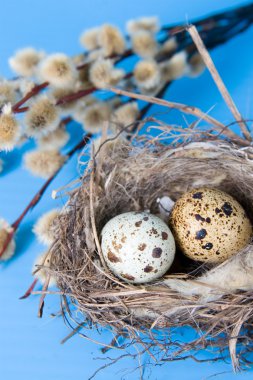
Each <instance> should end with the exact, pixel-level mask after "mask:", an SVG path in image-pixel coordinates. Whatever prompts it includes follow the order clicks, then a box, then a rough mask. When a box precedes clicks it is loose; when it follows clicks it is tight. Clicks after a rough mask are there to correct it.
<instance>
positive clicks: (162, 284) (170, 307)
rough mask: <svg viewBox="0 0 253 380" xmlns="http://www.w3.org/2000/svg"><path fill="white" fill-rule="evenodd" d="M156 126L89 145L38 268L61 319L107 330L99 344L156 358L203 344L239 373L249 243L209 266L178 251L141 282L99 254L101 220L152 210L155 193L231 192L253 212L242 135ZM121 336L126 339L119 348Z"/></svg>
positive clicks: (248, 310)
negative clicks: (158, 130)
mask: <svg viewBox="0 0 253 380" xmlns="http://www.w3.org/2000/svg"><path fill="white" fill-rule="evenodd" d="M162 129H163V131H162V134H161V135H159V137H157V138H154V137H152V136H151V135H149V134H147V135H145V136H142V137H138V136H134V137H132V138H131V139H127V138H124V137H122V134H120V135H119V136H118V137H114V138H107V139H105V141H104V142H103V143H102V144H101V145H100V147H99V148H97V146H94V150H93V151H94V152H95V153H94V154H93V155H92V158H91V159H90V161H89V163H88V165H87V169H86V171H85V173H84V175H83V177H82V180H81V182H80V186H79V187H78V188H76V189H75V190H74V191H72V192H71V193H70V198H69V201H68V202H67V205H66V206H65V208H64V210H63V211H62V213H61V215H60V217H59V218H58V220H57V223H56V225H55V233H56V240H55V243H54V244H53V246H52V247H51V249H50V252H49V253H50V267H49V268H48V267H45V269H46V270H47V271H48V274H49V276H53V277H54V278H55V279H56V282H57V286H58V288H59V289H60V294H61V298H62V310H63V315H64V317H65V318H66V319H67V320H69V321H70V320H71V321H72V322H73V321H75V322H76V325H75V327H74V329H75V331H78V332H79V331H80V328H85V327H88V328H90V327H91V326H94V327H98V326H104V327H108V326H109V327H110V329H111V330H112V331H113V333H114V334H115V338H114V339H113V341H112V342H111V343H108V345H106V344H105V349H104V350H107V349H108V348H110V347H117V348H121V349H122V348H124V347H129V346H128V345H129V342H130V343H131V344H134V343H138V344H140V345H141V347H142V351H141V352H148V353H149V354H150V356H151V357H153V358H154V355H153V353H152V349H154V350H155V352H156V353H159V354H160V356H159V355H158V357H159V358H160V359H159V360H160V361H161V362H164V361H169V360H173V359H180V358H185V357H188V356H191V357H195V354H196V355H197V352H198V351H199V350H202V349H204V348H207V347H208V346H210V345H211V346H212V347H213V348H214V347H216V348H217V350H218V351H219V352H218V353H217V352H216V353H217V355H215V357H213V356H212V355H211V356H212V357H211V358H210V359H212V360H217V358H220V357H221V355H223V357H224V355H226V354H228V352H230V355H231V358H232V362H233V366H234V368H235V369H237V368H239V366H240V364H241V363H242V362H244V363H248V357H247V353H249V352H250V351H251V350H252V347H253V346H252V321H253V318H252V313H253V297H252V287H253V264H252V263H253V247H252V245H248V246H246V247H245V249H243V250H242V251H240V252H238V253H236V254H235V255H233V256H232V257H231V258H230V259H228V260H226V261H225V262H223V263H222V264H219V265H216V266H215V265H213V264H212V265H210V264H209V265H208V264H203V263H202V264H201V263H198V262H193V261H191V260H189V259H187V258H186V257H184V256H183V255H182V254H181V253H180V252H179V251H177V253H176V260H175V262H174V264H173V265H172V267H171V268H170V269H169V271H168V272H167V273H165V275H164V276H163V277H162V278H159V279H158V280H155V281H153V282H150V283H146V284H131V283H128V282H127V281H124V280H122V279H119V278H118V277H116V276H115V275H114V274H113V273H112V272H111V271H110V270H109V269H108V267H107V266H106V264H105V261H104V259H103V255H102V251H101V246H100V235H101V230H102V228H103V226H104V225H105V224H106V223H107V222H108V221H109V220H110V219H111V218H112V217H114V216H116V215H119V214H121V213H124V212H128V211H144V210H145V211H147V210H148V211H150V212H151V213H152V214H156V215H157V214H159V212H160V209H159V202H158V200H159V199H160V198H161V197H163V196H169V197H170V198H171V199H173V200H177V199H178V198H179V197H180V196H181V195H182V194H183V193H185V192H186V191H188V190H190V189H193V188H199V187H203V186H208V187H212V188H217V189H221V190H223V191H225V192H227V193H229V194H231V195H233V197H235V198H236V199H237V200H238V201H239V202H240V203H241V204H242V205H243V207H244V209H245V210H246V212H247V214H248V216H249V218H251V217H252V210H253V202H252V200H253V161H252V157H253V156H252V154H253V150H252V148H251V147H250V145H249V144H248V143H247V142H246V140H245V146H242V145H243V144H242V140H243V139H242V138H238V143H237V142H236V140H235V139H234V140H233V142H231V140H229V139H227V140H226V139H224V138H219V136H218V135H216V137H214V136H212V137H210V135H208V134H206V135H205V134H202V135H201V134H199V135H198V136H197V138H196V135H194V131H193V130H189V131H188V132H189V135H188V136H187V139H184V138H181V140H180V138H179V135H178V133H176V134H174V135H173V136H174V137H172V135H171V131H169V132H168V130H169V129H168V127H167V126H164V127H162ZM184 136H185V134H184ZM166 137H168V138H170V144H168V145H166V144H164V143H163V141H164V139H165V138H166ZM193 140H195V142H193ZM77 311H78V312H77ZM182 326H191V327H193V329H194V330H195V331H196V332H197V335H196V336H195V337H194V338H193V339H191V340H189V341H184V342H180V340H179V339H178V335H177V334H176V333H175V331H176V330H175V329H172V328H176V327H182ZM72 334H73V333H72ZM119 336H123V337H124V338H125V339H126V340H127V342H128V343H124V342H123V343H121V344H120V343H119V340H118V337H119ZM196 357H197V356H196Z"/></svg>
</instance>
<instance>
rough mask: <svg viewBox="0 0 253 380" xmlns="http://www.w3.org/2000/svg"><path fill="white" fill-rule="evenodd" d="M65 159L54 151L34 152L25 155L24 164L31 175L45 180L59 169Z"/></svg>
mask: <svg viewBox="0 0 253 380" xmlns="http://www.w3.org/2000/svg"><path fill="white" fill-rule="evenodd" d="M65 159H66V158H65V157H64V156H62V155H61V154H60V152H58V151H57V150H56V149H50V150H49V149H48V150H34V151H31V152H28V153H26V154H25V156H24V164H25V167H26V169H27V170H29V171H30V172H31V173H32V174H33V175H35V176H37V177H41V178H46V179H47V178H49V177H51V176H52V175H53V174H55V172H56V171H57V170H58V169H60V167H61V166H62V165H63V163H64V161H65Z"/></svg>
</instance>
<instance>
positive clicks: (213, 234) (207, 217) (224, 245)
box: [169, 187, 252, 263]
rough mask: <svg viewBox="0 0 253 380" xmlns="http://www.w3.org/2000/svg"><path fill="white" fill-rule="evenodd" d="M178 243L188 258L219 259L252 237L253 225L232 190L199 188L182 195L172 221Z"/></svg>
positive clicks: (204, 260) (217, 261) (225, 256)
mask: <svg viewBox="0 0 253 380" xmlns="http://www.w3.org/2000/svg"><path fill="white" fill-rule="evenodd" d="M169 224H170V226H171V228H172V232H173V234H174V237H175V239H176V243H177V245H178V246H179V248H180V249H181V250H182V252H183V253H184V254H185V255H186V256H188V257H189V258H191V259H193V260H196V261H201V262H210V263H220V262H223V261H224V260H226V259H227V258H229V257H230V256H232V255H233V254H234V253H236V252H238V251H239V250H240V249H242V248H244V247H245V246H246V245H247V244H248V243H249V242H250V240H251V236H252V225H251V223H250V220H249V219H248V217H247V215H246V213H245V211H244V209H243V208H242V206H241V205H240V204H239V203H238V202H237V201H236V200H235V199H234V198H233V197H232V196H231V195H229V194H227V193H225V192H223V191H220V190H217V189H212V188H205V187H203V188H198V189H194V190H191V191H189V192H187V193H185V194H184V195H183V196H181V198H179V199H178V200H177V202H176V204H175V206H174V208H173V210H172V213H171V216H170V222H169Z"/></svg>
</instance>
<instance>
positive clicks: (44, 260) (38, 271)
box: [32, 252, 56, 287]
mask: <svg viewBox="0 0 253 380" xmlns="http://www.w3.org/2000/svg"><path fill="white" fill-rule="evenodd" d="M50 263H51V254H50V253H48V252H45V253H43V254H41V255H39V256H38V257H37V258H36V260H35V263H34V265H33V269H32V271H33V273H34V277H35V278H37V279H38V280H39V281H40V283H41V284H42V285H44V284H45V282H46V281H47V278H48V275H49V272H48V270H47V269H49V268H50ZM55 283H56V281H55V278H54V277H52V276H50V281H49V284H48V286H49V287H51V286H54V285H55Z"/></svg>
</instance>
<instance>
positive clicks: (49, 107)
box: [25, 95, 60, 137]
mask: <svg viewBox="0 0 253 380" xmlns="http://www.w3.org/2000/svg"><path fill="white" fill-rule="evenodd" d="M59 121H60V115H59V112H58V109H57V108H56V106H55V105H54V102H53V101H52V100H50V99H49V98H47V97H46V96H44V95H43V96H41V97H39V98H37V99H36V100H35V101H34V102H33V104H32V105H31V106H30V108H29V110H28V111H27V113H26V116H25V126H26V128H25V132H26V134H27V135H28V136H31V137H39V136H42V135H46V134H47V133H49V132H52V131H54V130H55V129H56V128H57V127H58V124H59Z"/></svg>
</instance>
